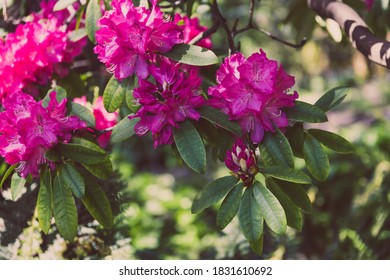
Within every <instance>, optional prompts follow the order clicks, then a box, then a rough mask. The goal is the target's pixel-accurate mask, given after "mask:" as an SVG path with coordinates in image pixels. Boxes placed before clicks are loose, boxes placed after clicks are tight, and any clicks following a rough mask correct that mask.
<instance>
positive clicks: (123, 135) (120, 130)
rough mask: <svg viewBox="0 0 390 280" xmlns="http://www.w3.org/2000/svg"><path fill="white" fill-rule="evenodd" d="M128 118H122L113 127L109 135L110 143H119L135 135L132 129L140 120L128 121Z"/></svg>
mask: <svg viewBox="0 0 390 280" xmlns="http://www.w3.org/2000/svg"><path fill="white" fill-rule="evenodd" d="M129 116H130V115H128V116H127V117H125V118H123V119H122V120H121V121H120V122H119V123H117V124H116V125H115V126H114V129H113V130H112V133H111V143H117V142H121V141H123V140H126V139H128V138H130V137H131V136H133V135H134V134H135V131H134V127H135V125H136V124H137V123H138V121H139V120H140V119H139V118H133V119H129Z"/></svg>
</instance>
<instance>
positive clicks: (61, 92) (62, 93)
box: [42, 86, 67, 108]
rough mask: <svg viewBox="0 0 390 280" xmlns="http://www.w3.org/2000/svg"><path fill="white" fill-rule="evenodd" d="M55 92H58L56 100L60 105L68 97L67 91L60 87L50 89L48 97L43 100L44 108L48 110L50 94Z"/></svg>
mask: <svg viewBox="0 0 390 280" xmlns="http://www.w3.org/2000/svg"><path fill="white" fill-rule="evenodd" d="M53 91H55V92H56V99H57V102H58V103H60V102H61V101H62V100H64V99H65V98H66V96H67V93H66V90H65V89H64V88H62V87H60V86H56V87H54V88H53V89H50V90H49V91H48V92H47V94H46V96H45V97H44V98H43V100H42V107H43V108H46V107H47V106H48V105H49V102H50V94H51V93H52V92H53Z"/></svg>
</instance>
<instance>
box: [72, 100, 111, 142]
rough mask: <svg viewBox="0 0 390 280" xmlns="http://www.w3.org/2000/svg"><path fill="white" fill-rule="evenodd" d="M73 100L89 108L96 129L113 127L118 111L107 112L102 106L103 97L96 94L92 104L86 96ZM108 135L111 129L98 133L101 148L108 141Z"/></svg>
mask: <svg viewBox="0 0 390 280" xmlns="http://www.w3.org/2000/svg"><path fill="white" fill-rule="evenodd" d="M73 102H75V103H78V104H81V105H83V106H86V107H89V108H90V110H91V111H92V113H93V115H94V116H95V120H96V127H95V128H96V129H98V130H102V129H105V128H109V127H113V126H114V125H116V124H117V120H118V112H113V113H109V112H107V110H106V109H105V108H104V104H103V97H101V96H98V97H97V98H96V99H95V100H94V101H93V103H92V104H90V103H89V102H87V98H86V97H85V96H83V97H81V98H75V99H73ZM110 136H111V131H108V132H106V133H104V134H102V135H100V136H99V138H98V143H99V145H100V146H101V147H103V148H105V147H107V145H108V143H109V142H110Z"/></svg>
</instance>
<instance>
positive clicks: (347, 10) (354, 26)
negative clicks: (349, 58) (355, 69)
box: [307, 0, 390, 68]
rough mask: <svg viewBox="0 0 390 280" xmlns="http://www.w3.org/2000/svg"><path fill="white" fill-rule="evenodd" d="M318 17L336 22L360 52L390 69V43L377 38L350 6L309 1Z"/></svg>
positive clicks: (327, 1) (331, 2)
mask: <svg viewBox="0 0 390 280" xmlns="http://www.w3.org/2000/svg"><path fill="white" fill-rule="evenodd" d="M307 4H308V6H309V7H310V8H311V9H312V10H314V12H316V13H317V14H318V15H320V16H321V17H325V18H331V19H333V20H335V21H336V22H337V23H338V24H339V25H340V26H341V28H343V29H344V31H345V33H346V35H347V36H348V37H349V39H350V41H351V42H352V46H353V47H354V48H356V49H357V50H359V51H360V52H361V53H362V54H363V55H365V56H366V57H368V59H370V60H371V61H373V62H375V63H377V64H379V65H382V66H384V67H386V68H390V42H388V41H386V40H384V39H381V38H378V37H376V36H375V35H374V34H373V33H372V32H371V31H370V30H369V29H368V27H367V24H366V23H365V22H364V21H363V19H362V18H361V17H360V16H359V15H358V14H357V13H356V12H355V11H354V10H353V9H352V8H351V7H349V6H348V5H346V4H344V3H342V2H339V1H336V0H307Z"/></svg>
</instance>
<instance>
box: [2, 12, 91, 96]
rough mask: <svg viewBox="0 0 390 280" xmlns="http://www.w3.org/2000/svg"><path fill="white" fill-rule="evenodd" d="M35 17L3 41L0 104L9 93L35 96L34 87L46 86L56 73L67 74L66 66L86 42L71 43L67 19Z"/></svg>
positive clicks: (53, 16)
mask: <svg viewBox="0 0 390 280" xmlns="http://www.w3.org/2000/svg"><path fill="white" fill-rule="evenodd" d="M41 16H42V15H40V16H33V21H32V22H28V23H26V24H21V25H19V26H18V27H17V28H16V30H15V32H14V33H10V34H8V35H7V36H6V37H5V39H4V40H1V39H0V80H1V81H2V83H1V84H0V102H1V101H2V99H3V98H4V97H5V96H6V95H7V94H9V93H12V92H17V91H20V90H22V89H23V90H24V91H26V92H29V93H31V94H35V93H36V92H35V91H36V88H35V86H34V85H36V84H40V85H46V84H47V83H48V81H49V79H50V78H51V76H52V75H53V73H56V74H58V75H60V76H64V75H66V74H67V71H68V70H67V68H66V67H65V64H67V63H71V62H72V61H73V58H74V57H76V56H77V55H79V54H80V53H81V51H82V47H83V46H84V44H85V43H86V42H85V41H84V40H80V41H78V42H71V41H70V40H69V39H68V31H64V27H65V28H66V26H64V25H63V24H64V22H63V19H61V20H62V21H61V20H60V19H58V18H56V17H55V14H54V15H51V16H49V18H42V17H41Z"/></svg>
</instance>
